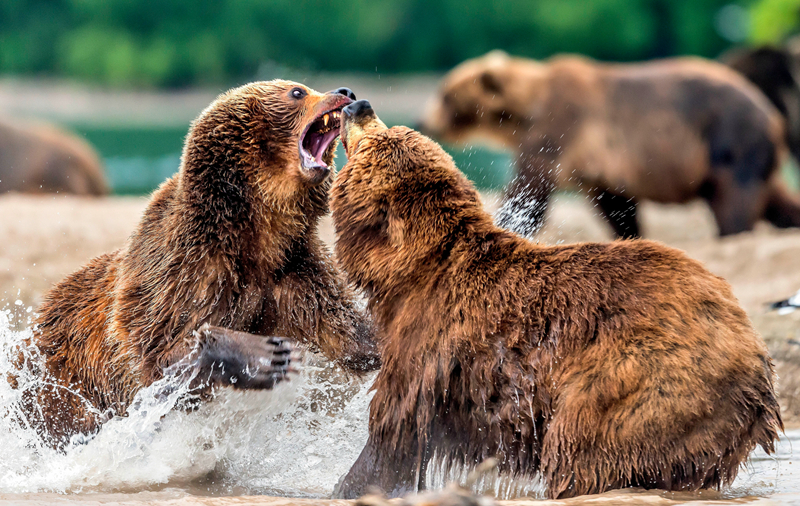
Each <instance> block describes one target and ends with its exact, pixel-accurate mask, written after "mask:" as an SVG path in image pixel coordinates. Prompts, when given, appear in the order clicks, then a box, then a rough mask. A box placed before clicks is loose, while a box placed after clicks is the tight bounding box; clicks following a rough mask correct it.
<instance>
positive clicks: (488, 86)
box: [480, 70, 503, 95]
mask: <svg viewBox="0 0 800 506" xmlns="http://www.w3.org/2000/svg"><path fill="white" fill-rule="evenodd" d="M480 83H481V86H482V87H483V89H484V90H485V91H486V92H488V93H491V94H493V95H502V94H503V84H502V83H501V82H500V79H498V77H497V76H496V75H495V73H494V72H492V71H491V70H484V71H483V73H481V77H480Z"/></svg>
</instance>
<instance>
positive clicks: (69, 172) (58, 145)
mask: <svg viewBox="0 0 800 506" xmlns="http://www.w3.org/2000/svg"><path fill="white" fill-rule="evenodd" d="M9 191H18V192H28V193H74V194H76V195H106V194H107V193H108V182H107V181H106V177H105V173H104V171H103V165H102V164H101V163H100V159H99V157H98V156H97V153H95V151H94V149H92V147H91V146H89V144H87V143H86V141H84V140H83V139H80V138H78V137H76V136H74V135H72V134H68V133H66V132H64V131H62V130H60V129H58V128H56V127H54V126H52V125H47V124H41V123H33V124H31V123H22V122H19V121H15V122H11V121H9V120H5V121H0V192H2V193H4V192H9Z"/></svg>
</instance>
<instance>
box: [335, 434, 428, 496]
mask: <svg viewBox="0 0 800 506" xmlns="http://www.w3.org/2000/svg"><path fill="white" fill-rule="evenodd" d="M396 453H397V454H396V455H394V456H392V455H391V454H387V452H386V451H385V449H384V448H382V447H381V445H380V444H378V443H376V442H375V441H374V440H373V438H372V437H370V438H369V440H368V441H367V444H366V446H364V449H363V450H362V451H361V455H359V456H358V459H357V460H356V462H355V464H353V467H351V468H350V471H348V472H347V474H346V475H344V477H343V478H342V479H341V480H339V483H338V484H337V485H336V488H335V489H334V491H333V498H334V499H358V498H359V497H361V496H362V495H364V494H366V493H368V492H370V489H372V488H378V489H380V490H381V491H382V492H384V493H386V495H387V497H390V498H394V497H402V496H404V495H407V494H410V493H414V492H418V491H420V490H422V489H424V488H425V483H424V473H425V466H424V465H423V462H421V461H420V459H419V458H418V456H417V452H416V451H415V449H409V450H407V451H398V452H396Z"/></svg>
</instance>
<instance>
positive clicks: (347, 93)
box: [331, 86, 356, 100]
mask: <svg viewBox="0 0 800 506" xmlns="http://www.w3.org/2000/svg"><path fill="white" fill-rule="evenodd" d="M331 93H334V94H337V95H344V96H345V97H347V98H349V99H350V100H355V99H356V94H355V93H353V90H351V89H350V88H345V87H344V86H343V87H341V88H336V89H335V90H333V91H332V92H331Z"/></svg>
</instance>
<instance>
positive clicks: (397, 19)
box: [0, 0, 797, 86]
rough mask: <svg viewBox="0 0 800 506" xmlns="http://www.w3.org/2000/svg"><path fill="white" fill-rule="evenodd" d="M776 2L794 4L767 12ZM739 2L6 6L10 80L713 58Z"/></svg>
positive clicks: (193, 80)
mask: <svg viewBox="0 0 800 506" xmlns="http://www.w3.org/2000/svg"><path fill="white" fill-rule="evenodd" d="M742 1H743V2H744V3H745V4H747V2H746V1H745V0H742ZM768 2H772V3H777V4H780V3H781V2H783V3H786V4H788V3H792V2H794V3H795V4H796V3H797V1H796V0H763V1H762V2H761V3H768ZM731 3H732V0H505V1H486V0H389V1H387V0H339V1H332V0H269V1H264V0H218V1H213V2H212V1H207V0H159V1H152V0H149V1H146V0H2V1H0V73H6V74H8V73H11V74H35V75H51V76H69V77H74V78H78V79H85V80H91V81H94V82H99V83H103V84H109V85H121V86H183V85H189V84H203V83H206V84H208V83H219V84H229V83H231V82H233V81H237V80H246V79H251V78H253V77H255V76H258V77H271V76H270V75H268V74H269V73H270V72H274V71H275V69H282V68H286V67H291V68H299V69H303V70H311V71H315V70H326V71H341V70H346V71H353V70H355V71H369V72H374V71H375V70H376V68H377V70H378V71H379V72H411V71H415V72H416V71H429V70H436V71H438V70H445V69H447V68H450V67H451V66H453V65H455V64H457V63H458V62H460V61H462V60H464V59H466V58H469V57H473V56H477V55H479V54H482V53H484V52H486V51H488V50H490V49H495V48H502V49H505V50H507V51H509V52H511V53H514V54H519V55H524V56H530V57H535V58H542V57H546V56H549V55H551V54H553V53H558V52H577V53H583V54H587V55H589V56H593V57H596V58H601V59H607V60H639V59H646V58H653V57H660V56H668V55H674V54H698V55H703V56H709V57H714V56H716V55H717V54H719V52H720V51H722V50H724V49H725V48H726V47H727V46H728V45H729V42H728V41H726V40H724V39H723V38H722V37H721V36H720V35H719V33H718V30H717V29H715V24H714V23H715V16H717V14H718V13H719V11H720V9H721V8H722V7H724V6H725V5H727V4H731ZM733 3H736V2H733ZM739 3H741V2H739Z"/></svg>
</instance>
